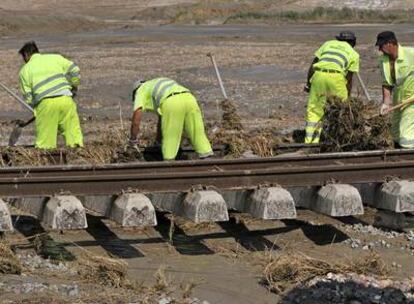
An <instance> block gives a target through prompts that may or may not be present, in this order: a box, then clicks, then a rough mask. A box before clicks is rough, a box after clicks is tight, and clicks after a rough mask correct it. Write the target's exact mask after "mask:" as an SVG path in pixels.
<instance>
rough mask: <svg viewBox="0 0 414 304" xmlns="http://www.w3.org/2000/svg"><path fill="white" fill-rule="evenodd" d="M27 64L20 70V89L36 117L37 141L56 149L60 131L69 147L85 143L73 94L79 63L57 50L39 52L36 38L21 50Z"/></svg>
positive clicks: (38, 143) (37, 144) (75, 88)
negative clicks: (56, 52) (58, 52)
mask: <svg viewBox="0 0 414 304" xmlns="http://www.w3.org/2000/svg"><path fill="white" fill-rule="evenodd" d="M19 54H20V55H21V56H22V57H23V60H24V62H25V65H24V66H23V67H22V69H21V70H20V74H19V78H20V89H21V91H22V94H23V96H24V98H25V100H26V102H27V103H28V104H29V105H30V106H31V107H32V108H33V109H34V115H35V117H36V120H35V122H36V144H35V146H36V147H37V148H40V149H55V148H56V146H57V134H58V131H59V132H60V133H61V134H62V135H63V136H64V138H65V141H66V145H67V146H69V147H82V146H83V136H82V130H81V127H80V123H79V116H78V113H77V107H76V103H75V102H74V101H73V99H72V97H73V96H74V95H75V94H76V92H77V88H78V86H79V83H80V74H79V67H78V66H77V65H76V64H74V63H73V62H72V61H70V60H68V59H66V58H64V57H63V56H61V55H57V54H40V53H39V49H38V48H37V46H36V43H35V42H34V41H30V42H27V43H25V44H24V45H23V47H22V48H21V49H20V50H19Z"/></svg>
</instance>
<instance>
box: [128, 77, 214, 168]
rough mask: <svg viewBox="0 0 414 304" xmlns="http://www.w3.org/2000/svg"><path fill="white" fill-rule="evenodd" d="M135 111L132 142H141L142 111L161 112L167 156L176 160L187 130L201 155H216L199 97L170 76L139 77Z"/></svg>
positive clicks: (135, 88) (161, 130)
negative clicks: (209, 138) (139, 140)
mask: <svg viewBox="0 0 414 304" xmlns="http://www.w3.org/2000/svg"><path fill="white" fill-rule="evenodd" d="M132 96H133V101H134V114H133V116H132V123H131V135H130V139H129V143H130V145H135V146H136V145H137V144H138V133H139V127H140V124H141V117H142V112H147V111H150V112H155V113H157V114H158V116H159V119H160V121H159V123H158V132H157V134H158V136H160V137H161V138H160V140H161V150H162V156H163V158H164V160H174V159H175V157H176V156H177V153H178V149H179V147H180V143H181V136H182V133H183V130H185V132H186V134H187V136H188V137H189V139H190V142H191V144H192V145H193V147H194V150H195V151H196V152H197V153H198V155H199V157H200V158H207V157H210V156H212V155H213V151H212V149H211V145H210V142H209V140H208V139H207V136H206V133H205V130H204V123H203V117H202V115H201V110H200V107H199V106H198V103H197V100H196V98H195V97H194V96H193V95H192V94H191V93H190V91H189V90H188V89H187V88H185V87H183V86H181V85H180V84H178V83H177V82H175V81H174V80H172V79H169V78H155V79H152V80H148V81H137V82H136V83H135V84H134V88H133V94H132Z"/></svg>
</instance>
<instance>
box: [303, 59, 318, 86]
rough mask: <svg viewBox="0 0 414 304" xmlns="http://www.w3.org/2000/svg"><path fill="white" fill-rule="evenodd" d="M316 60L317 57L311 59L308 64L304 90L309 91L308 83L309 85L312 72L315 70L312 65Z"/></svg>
mask: <svg viewBox="0 0 414 304" xmlns="http://www.w3.org/2000/svg"><path fill="white" fill-rule="evenodd" d="M318 61H319V59H318V57H315V58H313V61H312V63H311V65H310V66H309V70H308V77H307V79H306V86H305V91H306V92H309V90H310V85H311V83H310V80H311V78H312V76H313V73H315V70H314V69H313V65H314V64H315V63H317V62H318Z"/></svg>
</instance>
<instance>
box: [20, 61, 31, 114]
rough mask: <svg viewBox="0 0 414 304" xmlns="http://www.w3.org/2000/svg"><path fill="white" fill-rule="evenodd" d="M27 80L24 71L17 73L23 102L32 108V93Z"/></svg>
mask: <svg viewBox="0 0 414 304" xmlns="http://www.w3.org/2000/svg"><path fill="white" fill-rule="evenodd" d="M29 79H30V77H28V75H27V73H26V70H24V69H22V70H21V71H20V73H19V84H20V91H21V93H22V95H23V97H24V100H25V101H26V102H27V103H28V104H29V105H30V106H32V107H33V93H32V86H31V85H30V83H29Z"/></svg>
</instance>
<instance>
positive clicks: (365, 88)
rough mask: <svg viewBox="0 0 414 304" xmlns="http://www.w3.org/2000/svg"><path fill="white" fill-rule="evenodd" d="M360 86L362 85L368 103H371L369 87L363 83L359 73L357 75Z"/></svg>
mask: <svg viewBox="0 0 414 304" xmlns="http://www.w3.org/2000/svg"><path fill="white" fill-rule="evenodd" d="M356 75H357V78H358V81H359V84H360V85H361V88H362V91H363V92H364V95H365V97H366V98H367V100H368V101H371V96H369V93H368V90H367V87H366V86H365V84H364V82H363V81H362V78H361V75H359V73H356Z"/></svg>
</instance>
